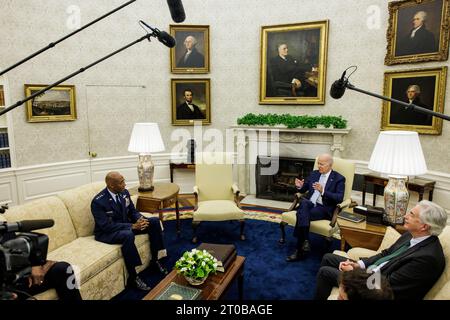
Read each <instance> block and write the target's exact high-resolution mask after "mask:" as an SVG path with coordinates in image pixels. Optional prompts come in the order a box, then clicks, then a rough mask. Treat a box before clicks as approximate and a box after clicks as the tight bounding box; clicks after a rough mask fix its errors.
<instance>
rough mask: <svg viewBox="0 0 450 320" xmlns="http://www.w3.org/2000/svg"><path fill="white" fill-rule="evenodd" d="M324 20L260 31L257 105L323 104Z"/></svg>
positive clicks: (325, 38)
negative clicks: (259, 75) (259, 73)
mask: <svg viewBox="0 0 450 320" xmlns="http://www.w3.org/2000/svg"><path fill="white" fill-rule="evenodd" d="M327 46H328V20H325V21H316V22H308V23H297V24H288V25H277V26H264V27H262V29H261V77H260V98H259V103H260V104H325V76H326V65H327Z"/></svg>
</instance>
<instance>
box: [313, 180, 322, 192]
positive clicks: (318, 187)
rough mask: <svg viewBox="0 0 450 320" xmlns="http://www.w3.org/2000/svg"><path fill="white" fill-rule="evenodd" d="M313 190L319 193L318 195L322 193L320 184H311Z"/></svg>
mask: <svg viewBox="0 0 450 320" xmlns="http://www.w3.org/2000/svg"><path fill="white" fill-rule="evenodd" d="M313 189H314V190H317V191H319V192H320V193H322V192H323V187H322V185H321V184H320V183H318V182H314V183H313Z"/></svg>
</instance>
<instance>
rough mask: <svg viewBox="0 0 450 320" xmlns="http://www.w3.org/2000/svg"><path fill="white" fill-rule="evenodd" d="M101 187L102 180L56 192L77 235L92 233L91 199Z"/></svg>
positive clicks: (103, 186)
mask: <svg viewBox="0 0 450 320" xmlns="http://www.w3.org/2000/svg"><path fill="white" fill-rule="evenodd" d="M103 188H105V183H104V182H94V183H90V184H86V185H83V186H80V187H78V188H74V189H70V190H67V191H64V192H61V193H60V194H58V197H59V198H60V199H61V200H62V201H63V202H64V204H65V205H66V207H67V210H68V211H69V214H70V217H71V218H72V222H73V225H74V227H75V230H76V233H77V236H78V237H87V236H92V235H93V234H94V225H95V222H94V217H93V216H92V213H91V201H92V199H93V198H94V196H95V195H96V194H97V193H99V192H100V191H101V190H102V189H103Z"/></svg>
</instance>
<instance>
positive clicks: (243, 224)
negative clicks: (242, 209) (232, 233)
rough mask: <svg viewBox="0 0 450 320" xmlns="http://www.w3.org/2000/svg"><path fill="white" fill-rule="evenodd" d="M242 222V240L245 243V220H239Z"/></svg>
mask: <svg viewBox="0 0 450 320" xmlns="http://www.w3.org/2000/svg"><path fill="white" fill-rule="evenodd" d="M239 221H240V222H241V237H240V238H241V240H242V241H244V240H245V235H244V227H245V219H242V220H239Z"/></svg>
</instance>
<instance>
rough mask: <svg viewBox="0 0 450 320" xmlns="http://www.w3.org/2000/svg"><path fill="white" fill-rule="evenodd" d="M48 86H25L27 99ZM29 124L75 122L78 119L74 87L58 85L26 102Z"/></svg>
mask: <svg viewBox="0 0 450 320" xmlns="http://www.w3.org/2000/svg"><path fill="white" fill-rule="evenodd" d="M47 86H48V85H42V84H25V97H29V96H31V95H32V94H34V93H35V92H37V91H40V90H42V89H44V88H46V87H47ZM26 113H27V121H28V122H54V121H74V120H76V119H77V112H76V97H75V86H74V85H58V86H55V87H53V88H51V89H49V90H47V91H46V92H44V93H43V94H42V95H39V96H37V97H35V98H34V99H31V100H29V101H27V102H26Z"/></svg>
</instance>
